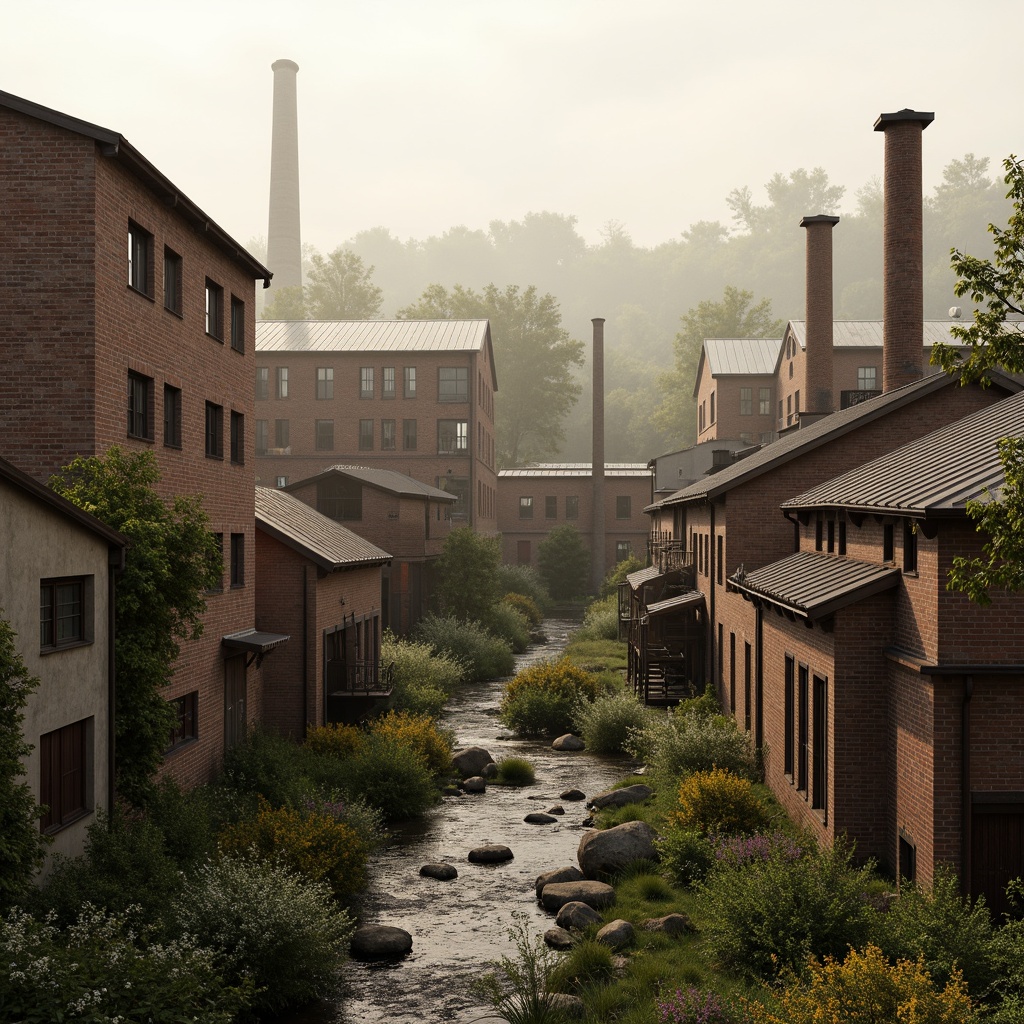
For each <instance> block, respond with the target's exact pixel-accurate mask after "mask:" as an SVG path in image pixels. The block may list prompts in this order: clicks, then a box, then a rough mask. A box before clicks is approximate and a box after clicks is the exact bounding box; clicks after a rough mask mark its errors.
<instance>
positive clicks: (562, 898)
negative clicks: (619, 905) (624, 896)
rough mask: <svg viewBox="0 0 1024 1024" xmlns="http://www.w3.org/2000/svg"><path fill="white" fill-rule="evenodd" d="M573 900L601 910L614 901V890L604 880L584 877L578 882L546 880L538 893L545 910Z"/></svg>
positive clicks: (556, 908) (555, 908)
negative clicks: (590, 879) (595, 880)
mask: <svg viewBox="0 0 1024 1024" xmlns="http://www.w3.org/2000/svg"><path fill="white" fill-rule="evenodd" d="M573 900H579V902H580V903H586V904H587V906H589V907H593V908H594V909H595V910H603V909H604V908H605V907H610V906H611V905H612V904H613V903H614V902H615V890H614V889H613V888H612V887H611V886H610V885H605V883H604V882H593V881H587V880H586V879H584V880H583V881H580V882H548V884H547V885H545V886H544V888H543V890H542V891H541V894H540V901H541V903H543V904H544V909H545V910H558V909H559V907H562V906H564V905H565V904H566V903H572V902H573Z"/></svg>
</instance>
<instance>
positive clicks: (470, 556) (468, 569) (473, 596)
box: [435, 526, 501, 621]
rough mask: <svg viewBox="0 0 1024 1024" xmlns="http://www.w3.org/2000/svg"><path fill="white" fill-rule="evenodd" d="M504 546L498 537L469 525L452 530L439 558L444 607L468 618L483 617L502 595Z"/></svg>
mask: <svg viewBox="0 0 1024 1024" xmlns="http://www.w3.org/2000/svg"><path fill="white" fill-rule="evenodd" d="M499 565H501V547H500V542H499V540H498V538H497V537H484V536H481V535H480V534H478V533H476V532H475V531H474V530H473V529H472V528H471V527H469V526H460V527H457V528H456V529H454V530H452V532H451V533H449V534H448V537H447V539H446V540H445V542H444V549H443V550H442V552H441V557H440V558H439V559H438V560H437V589H436V591H435V594H436V597H437V600H438V603H439V604H440V606H441V610H442V611H443V612H444V613H445V614H446V615H454V616H455V617H456V618H457V619H462V620H464V621H466V620H469V619H477V620H481V619H483V618H484V617H486V615H487V613H488V612H489V611H490V609H491V606H492V605H493V604H494V602H495V601H496V600H497V599H498V590H497V587H498V566H499Z"/></svg>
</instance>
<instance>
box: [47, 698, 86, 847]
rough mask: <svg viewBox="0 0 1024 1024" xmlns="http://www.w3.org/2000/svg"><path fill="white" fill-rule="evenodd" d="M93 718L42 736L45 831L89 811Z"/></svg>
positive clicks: (56, 828) (50, 830) (58, 828)
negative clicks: (90, 751) (90, 749)
mask: <svg viewBox="0 0 1024 1024" xmlns="http://www.w3.org/2000/svg"><path fill="white" fill-rule="evenodd" d="M91 723H92V719H90V718H83V719H82V721H80V722H75V723H74V724H73V725H65V726H64V727H63V728H62V729H55V730H54V731H53V732H47V733H43V735H42V736H40V737H39V802H40V803H41V804H43V805H45V806H46V808H47V810H46V813H45V814H44V815H43V817H42V819H41V820H40V822H39V828H40V830H41V831H42V832H46V833H52V832H57V831H59V830H60V829H62V828H63V827H64V826H65V825H70V824H71V822H73V821H75V820H76V819H78V818H81V817H83V816H84V815H86V814H88V813H89V810H90V808H89V775H90V771H89V740H90V732H91V729H90V726H91Z"/></svg>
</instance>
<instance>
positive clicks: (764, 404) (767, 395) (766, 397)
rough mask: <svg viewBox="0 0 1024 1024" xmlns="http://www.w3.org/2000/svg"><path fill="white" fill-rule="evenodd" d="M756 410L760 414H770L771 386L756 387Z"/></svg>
mask: <svg viewBox="0 0 1024 1024" xmlns="http://www.w3.org/2000/svg"><path fill="white" fill-rule="evenodd" d="M757 411H758V412H759V413H760V414H761V415H762V416H771V414H772V389H771V388H758V389H757Z"/></svg>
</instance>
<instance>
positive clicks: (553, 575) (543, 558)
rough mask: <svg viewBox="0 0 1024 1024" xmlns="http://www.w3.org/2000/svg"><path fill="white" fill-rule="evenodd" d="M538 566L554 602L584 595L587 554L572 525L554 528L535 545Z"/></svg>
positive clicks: (587, 562)
mask: <svg viewBox="0 0 1024 1024" xmlns="http://www.w3.org/2000/svg"><path fill="white" fill-rule="evenodd" d="M537 566H538V568H539V569H540V574H541V577H542V578H543V580H544V582H545V583H546V584H547V587H548V591H549V592H550V594H551V596H552V597H553V598H554V599H555V600H556V601H561V600H567V599H569V598H573V597H580V596H581V595H582V594H585V593H587V591H588V589H589V586H588V581H589V579H590V552H589V551H588V550H587V547H586V545H585V544H584V543H583V537H582V536H581V535H580V531H579V530H577V529H576V527H575V526H573V525H572V523H563V524H562V525H561V526H556V527H555V528H554V529H553V530H552V531H551V532H550V533H549V534H548V535H547V537H545V538H544V540H542V541H541V542H540V544H538V545H537Z"/></svg>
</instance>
